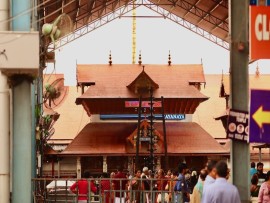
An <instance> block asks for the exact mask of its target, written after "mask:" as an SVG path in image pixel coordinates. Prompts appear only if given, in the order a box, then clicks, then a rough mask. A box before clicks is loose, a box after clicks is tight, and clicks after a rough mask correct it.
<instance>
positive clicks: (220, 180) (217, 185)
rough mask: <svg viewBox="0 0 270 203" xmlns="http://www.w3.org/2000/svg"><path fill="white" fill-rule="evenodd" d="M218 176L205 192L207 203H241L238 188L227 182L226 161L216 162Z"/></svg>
mask: <svg viewBox="0 0 270 203" xmlns="http://www.w3.org/2000/svg"><path fill="white" fill-rule="evenodd" d="M216 170H217V176H216V177H217V178H216V181H215V182H214V183H212V184H211V185H209V186H208V188H207V189H206V190H205V193H204V202H207V203H216V202H218V203H241V200H240V196H239V193H238V190H237V188H236V187H235V186H234V185H232V184H230V183H228V182H227V179H226V177H227V175H228V166H227V163H226V162H225V161H219V162H218V163H217V164H216Z"/></svg>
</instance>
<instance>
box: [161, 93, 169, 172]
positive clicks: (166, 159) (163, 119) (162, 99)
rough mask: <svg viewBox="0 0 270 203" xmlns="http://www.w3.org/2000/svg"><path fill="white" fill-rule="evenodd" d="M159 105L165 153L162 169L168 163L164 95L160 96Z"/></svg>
mask: <svg viewBox="0 0 270 203" xmlns="http://www.w3.org/2000/svg"><path fill="white" fill-rule="evenodd" d="M161 106H162V123H163V136H164V155H165V166H164V169H167V168H166V167H168V165H169V160H168V150H167V134H166V123H165V116H164V115H165V113H164V97H161Z"/></svg>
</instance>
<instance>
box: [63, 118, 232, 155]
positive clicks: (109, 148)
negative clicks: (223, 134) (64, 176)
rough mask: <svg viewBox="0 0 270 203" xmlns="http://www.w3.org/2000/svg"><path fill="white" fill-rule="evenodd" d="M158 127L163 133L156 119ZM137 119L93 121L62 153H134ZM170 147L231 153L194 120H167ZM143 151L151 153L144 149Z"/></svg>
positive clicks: (176, 150)
mask: <svg viewBox="0 0 270 203" xmlns="http://www.w3.org/2000/svg"><path fill="white" fill-rule="evenodd" d="M154 128H155V129H156V130H157V131H158V132H159V133H160V134H161V135H162V136H163V131H162V129H163V126H162V123H155V124H154ZM136 129H137V123H89V124H87V125H86V126H85V127H84V128H83V129H82V131H81V132H80V133H79V134H78V135H77V137H76V138H75V139H74V140H73V141H72V142H71V143H70V144H69V146H68V147H67V148H66V149H65V150H64V151H63V152H62V153H61V154H62V155H73V156H76V155H82V156H83V155H87V156H97V155H99V156H100V155H110V156H119V155H121V156H130V155H135V154H136V150H135V147H134V146H133V145H132V144H130V142H129V140H128V139H127V138H128V137H129V135H131V134H132V133H133V132H134V130H136ZM166 135H167V150H168V155H170V156H174V155H175V156H179V155H182V156H185V155H186V156H200V155H202V156H203V155H229V151H228V150H226V149H224V148H223V147H222V146H221V145H220V144H219V143H218V142H217V141H216V140H215V139H214V138H213V137H212V136H211V135H210V134H208V133H207V132H206V131H205V130H204V129H202V128H201V127H200V126H199V125H198V124H197V123H192V122H167V123H166ZM140 150H141V153H140V155H146V154H149V152H147V151H145V150H144V149H142V148H141V149H140ZM155 153H156V154H161V155H162V154H164V149H163V148H158V149H157V151H156V152H155Z"/></svg>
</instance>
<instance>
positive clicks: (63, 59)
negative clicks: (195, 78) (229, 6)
mask: <svg viewBox="0 0 270 203" xmlns="http://www.w3.org/2000/svg"><path fill="white" fill-rule="evenodd" d="M126 15H127V16H131V15H132V13H131V12H130V13H128V14H126ZM136 15H138V16H140V15H148V16H157V15H158V14H156V13H154V12H153V11H151V10H150V9H148V8H146V7H139V8H137V9H136ZM110 51H111V55H112V61H113V64H131V63H132V18H131V17H122V18H118V19H116V20H113V21H112V22H110V23H107V24H105V25H103V26H102V27H100V28H98V29H96V30H94V31H92V32H90V33H88V34H86V35H84V36H82V37H80V38H78V39H76V40H75V41H73V42H70V43H69V44H67V45H65V46H63V47H61V48H59V49H57V50H56V51H55V55H56V63H55V64H47V68H46V69H45V71H44V73H46V74H50V73H63V74H65V85H71V86H72V85H76V63H77V64H106V63H108V61H109V54H110ZM139 52H141V55H142V63H143V64H145V65H146V66H147V64H167V62H168V55H169V52H170V54H171V61H172V64H200V63H201V61H202V64H203V67H204V73H205V74H222V72H223V73H228V72H229V63H230V61H229V60H230V59H229V54H230V53H229V51H228V50H226V49H224V48H222V47H220V46H218V45H217V44H215V43H213V42H211V41H209V40H207V39H205V38H203V37H201V36H200V35H198V34H196V33H193V32H191V31H189V30H188V29H186V28H184V27H182V26H180V25H178V24H176V23H175V22H173V21H171V20H170V19H164V18H137V19H136V53H137V54H136V63H137V62H138V56H139ZM257 65H258V66H259V67H260V72H261V73H262V74H263V73H265V74H270V59H269V60H259V61H256V62H254V63H253V64H251V65H250V66H249V73H251V74H252V73H255V70H256V66H257Z"/></svg>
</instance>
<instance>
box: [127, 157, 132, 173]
mask: <svg viewBox="0 0 270 203" xmlns="http://www.w3.org/2000/svg"><path fill="white" fill-rule="evenodd" d="M128 172H129V174H133V157H132V156H129V157H128Z"/></svg>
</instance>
